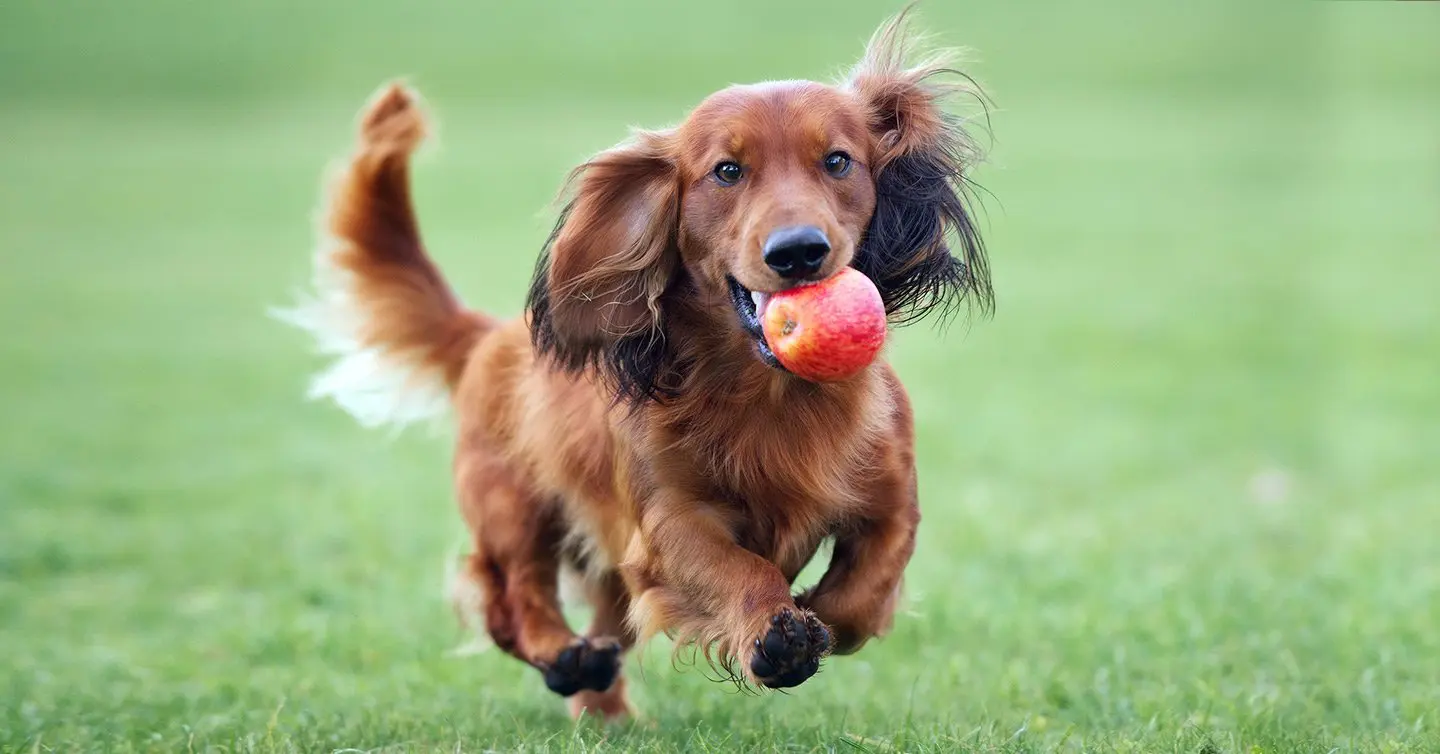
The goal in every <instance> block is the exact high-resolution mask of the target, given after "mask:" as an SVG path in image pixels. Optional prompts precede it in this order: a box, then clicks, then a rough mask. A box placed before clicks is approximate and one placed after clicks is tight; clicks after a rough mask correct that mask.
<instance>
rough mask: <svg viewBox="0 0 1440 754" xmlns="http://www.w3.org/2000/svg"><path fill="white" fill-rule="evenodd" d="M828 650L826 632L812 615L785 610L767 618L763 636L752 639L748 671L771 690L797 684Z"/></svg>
mask: <svg viewBox="0 0 1440 754" xmlns="http://www.w3.org/2000/svg"><path fill="white" fill-rule="evenodd" d="M829 651H830V631H829V630H828V629H826V628H825V624H823V623H821V622H820V621H819V620H818V619H816V617H815V616H814V615H810V614H809V613H806V614H804V615H800V616H797V615H795V613H793V612H791V611H789V610H785V611H782V612H781V613H780V614H779V615H776V616H775V617H773V618H771V619H770V628H769V630H767V631H766V632H765V636H763V637H762V638H759V639H756V640H755V654H754V656H753V657H751V658H750V673H751V674H752V675H754V676H755V679H756V680H758V681H759V682H760V683H761V684H763V685H765V686H768V687H770V688H772V689H788V688H790V687H792V686H799V685H800V684H801V683H804V682H805V680H806V679H808V678H809V677H810V676H812V675H815V671H817V670H819V669H820V658H822V657H824V656H825V654H826V653H827V652H829Z"/></svg>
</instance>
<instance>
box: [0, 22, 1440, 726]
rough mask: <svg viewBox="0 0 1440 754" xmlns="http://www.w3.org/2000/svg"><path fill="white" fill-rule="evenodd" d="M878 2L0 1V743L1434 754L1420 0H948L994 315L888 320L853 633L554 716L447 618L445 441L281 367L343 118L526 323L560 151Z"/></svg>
mask: <svg viewBox="0 0 1440 754" xmlns="http://www.w3.org/2000/svg"><path fill="white" fill-rule="evenodd" d="M898 9H899V6H898V5H897V4H895V3H889V2H859V1H858V0H857V1H852V2H819V1H816V0H807V1H805V2H794V3H784V4H781V3H766V2H761V1H760V0H715V1H714V2H706V3H683V4H682V3H662V2H640V1H638V0H624V1H622V2H606V3H600V2H592V3H584V2H571V3H563V4H561V3H552V2H534V3H524V4H522V3H496V2H478V3H463V4H462V3H450V2H439V1H438V0H435V1H433V2H430V1H427V2H411V3H398V2H396V3H388V4H386V3H379V2H308V3H293V2H276V1H275V0H256V1H254V2H248V3H242V2H226V3H221V2H180V1H178V0H174V1H165V2H162V1H159V0H137V1H136V2H128V3H119V2H99V1H98V0H97V1H96V2H74V1H72V0H64V1H52V2H42V1H40V0H9V1H8V2H5V3H3V4H0V255H3V256H0V323H3V327H0V427H3V429H0V750H6V751H12V750H25V751H48V750H52V749H53V750H58V751H72V750H96V751H100V750H103V751H127V750H156V751H178V750H185V749H187V748H189V749H194V750H197V751H198V750H202V749H206V748H212V749H215V750H227V751H251V750H263V751H270V750H304V751H328V750H337V749H345V748H354V749H361V750H371V749H380V748H383V747H389V748H387V749H386V750H406V751H409V750H445V751H454V750H464V751H483V750H496V751H519V750H526V751H548V750H576V751H611V750H649V751H672V750H676V749H692V750H709V751H741V750H754V751H770V750H781V749H783V750H787V751H855V750H861V751H889V750H905V751H917V750H930V751H956V750H969V749H981V750H996V749H998V750H1016V751H1020V750H1048V749H1052V748H1059V749H1064V750H1081V749H1084V750H1102V751H1112V750H1114V751H1128V750H1135V751H1156V750H1165V751H1172V750H1173V751H1206V752H1219V751H1245V752H1251V751H1265V752H1270V751H1283V750H1297V751H1326V750H1329V749H1331V748H1332V747H1339V748H1340V749H1342V750H1349V749H1352V748H1353V749H1376V750H1415V751H1435V750H1437V748H1440V734H1437V733H1436V730H1437V727H1440V714H1437V712H1436V710H1437V709H1440V631H1437V626H1440V540H1437V533H1440V473H1437V472H1440V389H1437V388H1440V330H1437V323H1440V296H1437V295H1436V292H1435V291H1436V286H1437V279H1440V254H1437V252H1440V242H1437V241H1440V220H1437V215H1440V54H1437V51H1440V46H1437V40H1440V4H1436V3H1399V2H1277V3H1244V2H1237V3H1229V4H1221V3H1184V4H1180V3H1173V4H1172V3H1151V4H1139V3H1135V4H1123V3H1112V2H1106V3H1081V2H1060V3H1000V2H993V3H979V2H973V3H972V2H956V1H953V0H932V2H930V3H928V4H927V5H925V6H922V8H921V10H920V14H921V16H920V17H921V23H922V24H923V25H924V26H925V27H926V28H928V29H929V30H930V31H932V32H934V33H935V34H936V36H937V38H938V40H939V41H941V42H943V43H946V44H950V45H963V46H967V47H970V48H972V49H973V51H974V52H973V54H972V55H971V59H972V61H973V62H972V63H971V65H970V66H969V68H968V71H969V72H970V73H972V74H974V75H975V76H976V77H977V78H978V79H979V80H980V81H981V82H982V83H983V84H984V85H985V86H986V88H987V90H988V91H989V93H990V94H991V96H992V97H993V99H994V100H995V102H996V107H995V108H994V109H993V111H992V112H991V117H990V123H991V129H990V134H989V135H985V136H983V137H982V140H983V141H984V142H985V143H987V144H989V145H990V146H991V160H990V162H989V163H988V164H987V165H985V166H984V167H982V168H981V169H980V170H979V171H978V172H977V173H976V175H975V178H976V179H977V180H978V181H979V182H980V183H981V184H982V185H983V186H985V187H986V188H987V189H988V190H989V191H990V192H991V193H992V194H993V196H992V197H990V198H987V200H986V212H985V214H984V218H985V221H984V225H983V226H982V227H983V228H984V229H985V230H986V232H987V238H988V240H989V242H990V245H991V249H992V254H993V266H994V270H995V286H996V289H997V292H998V298H999V309H998V313H997V315H996V317H995V318H994V319H993V320H990V321H977V322H974V323H972V324H970V325H969V326H965V325H963V324H962V325H960V326H955V327H952V328H950V329H949V330H948V331H945V332H941V331H938V330H936V329H935V328H931V327H927V326H924V325H920V326H917V327H914V328H911V329H909V330H906V331H903V333H902V334H901V335H899V336H898V337H897V338H896V340H895V343H896V345H895V347H894V349H893V360H894V361H895V362H896V363H897V365H898V367H899V369H900V371H901V373H902V375H903V376H904V378H905V379H906V381H907V384H908V385H909V387H910V389H911V392H912V394H913V396H914V399H915V403H916V407H917V412H918V417H919V432H920V449H919V450H920V466H921V485H922V505H923V508H924V511H925V523H924V525H923V527H922V536H921V542H920V548H919V552H918V554H917V557H916V560H915V561H914V563H913V566H912V568H911V570H910V577H909V585H910V599H909V606H908V610H907V613H906V614H905V615H904V616H902V617H901V618H900V619H899V621H898V623H897V628H896V631H895V633H894V634H893V635H892V636H891V637H890V638H888V639H887V640H885V641H883V642H881V643H878V644H873V645H871V646H870V647H867V648H866V649H865V650H864V651H863V652H862V653H860V654H859V655H857V656H854V657H848V658H838V659H835V660H832V661H830V662H829V663H827V665H826V668H825V670H824V672H823V673H822V674H821V675H820V676H818V677H817V678H815V679H814V680H812V681H811V682H809V683H807V684H805V685H804V686H803V687H801V688H799V689H797V690H795V691H794V692H793V693H791V694H789V695H784V696H781V695H767V696H764V697H751V696H746V695H741V694H737V693H735V692H734V690H733V689H731V688H729V687H727V686H725V685H723V684H717V683H713V682H711V681H709V680H707V679H706V677H705V675H706V674H705V673H704V672H702V671H701V670H700V669H696V668H691V669H687V670H684V671H683V672H676V671H674V670H672V669H671V667H670V663H669V661H668V656H667V654H666V652H667V648H666V647H663V646H662V647H655V648H653V649H652V650H651V651H650V652H648V653H646V654H645V655H644V657H643V658H640V660H643V661H637V662H636V663H634V664H633V665H632V672H634V673H635V674H636V679H637V681H638V682H636V683H635V684H634V694H635V697H636V699H637V701H638V703H639V705H640V706H641V708H642V709H643V710H644V712H645V713H646V715H647V716H648V718H649V720H650V722H649V724H645V725H640V726H637V727H633V728H622V729H617V730H612V731H604V730H600V729H597V728H593V727H586V728H580V729H576V728H574V727H573V726H571V725H570V724H569V723H568V721H567V720H566V718H565V717H564V715H563V711H562V709H561V705H560V704H559V703H558V701H557V700H556V699H554V698H553V697H552V696H550V695H549V693H548V692H546V691H545V690H544V689H543V686H542V684H541V683H540V681H539V678H538V677H536V676H535V674H534V673H533V672H531V671H528V670H526V669H524V668H522V667H521V666H519V665H518V664H517V663H515V662H513V661H512V660H509V659H508V658H505V657H503V656H501V655H500V654H499V653H498V652H494V651H491V652H488V653H480V654H476V655H469V656H462V657H456V656H452V655H451V654H450V653H449V651H450V650H451V649H453V648H454V647H457V646H459V645H461V644H463V643H464V640H465V637H464V636H463V635H462V632H461V631H460V629H459V628H458V627H457V626H456V625H455V623H454V621H453V620H452V618H451V615H450V613H449V611H448V607H447V606H446V604H445V602H444V601H443V600H442V596H441V592H442V590H441V586H442V575H443V573H444V569H445V566H446V563H447V561H448V557H449V556H450V555H452V554H454V553H455V552H457V550H458V548H459V547H460V546H461V545H462V543H463V535H462V530H461V527H460V525H459V523H458V520H457V516H456V515H455V513H454V508H453V505H452V503H451V494H450V489H449V474H448V457H449V447H448V443H447V440H446V430H444V429H443V428H442V429H441V430H440V431H438V432H432V433H429V434H427V433H426V432H424V431H412V432H409V433H406V434H404V435H402V436H400V437H398V438H395V437H391V436H389V435H386V434H385V433H381V432H365V431H362V430H361V429H359V428H357V427H356V426H355V425H354V424H353V422H351V421H350V420H349V419H348V417H346V416H344V415H343V414H342V413H341V412H340V411H338V410H337V409H335V408H333V407H331V406H328V405H321V404H311V403H306V402H304V401H303V399H302V393H303V390H304V386H305V380H306V377H307V375H308V373H310V372H312V371H314V370H315V369H316V368H317V367H318V366H319V361H318V359H316V358H315V357H314V356H313V354H312V353H311V352H310V344H309V343H308V342H306V341H305V340H304V338H303V337H302V336H301V335H300V334H299V333H296V332H293V331H289V330H287V329H285V328H283V327H282V326H280V325H278V324H276V323H275V322H273V321H272V320H270V319H268V318H267V317H266V309H267V307H270V306H272V305H277V304H284V303H287V302H288V301H289V300H290V299H291V296H292V294H293V293H294V292H295V291H296V290H297V289H299V288H300V287H301V286H302V285H304V284H305V283H306V282H307V279H308V261H309V260H308V257H309V254H310V249H311V245H312V241H313V226H312V213H313V211H314V209H315V204H316V201H317V198H318V194H319V187H320V176H321V173H322V170H323V168H324V167H325V166H326V165H327V163H328V162H329V161H330V160H332V159H334V158H337V157H339V156H341V155H343V154H344V153H346V151H347V150H348V149H349V146H350V139H351V134H352V128H353V119H354V114H355V112H356V110H357V109H358V108H359V107H360V105H361V104H362V103H363V102H364V100H365V98H366V97H367V96H368V95H369V94H370V93H371V91H373V90H374V89H375V88H376V87H377V86H379V85H380V84H381V83H382V82H383V81H385V80H387V79H389V78H392V77H395V76H406V77H408V78H409V80H410V81H411V82H412V83H413V84H415V85H416V86H417V87H418V88H419V89H420V90H421V92H422V93H423V94H424V95H425V96H426V97H427V99H428V101H429V103H430V106H431V109H432V111H433V112H434V114H435V116H436V117H437V118H438V120H439V134H440V138H439V144H438V147H435V148H432V149H430V150H429V151H428V152H427V153H426V155H425V158H424V159H423V160H422V163H421V165H420V167H419V168H418V170H417V175H416V181H417V188H416V194H417V202H418V205H419V211H420V214H421V217H422V223H423V225H424V228H425V231H426V234H427V237H428V241H429V243H430V246H431V248H432V250H433V252H434V254H435V256H436V257H438V259H439V260H440V262H441V264H442V265H443V266H444V268H445V269H446V271H447V273H448V274H449V275H450V277H451V278H452V280H453V281H454V283H455V285H456V287H457V288H458V289H459V291H460V292H461V294H462V295H463V297H464V298H465V299H466V300H467V302H468V303H470V304H472V305H475V306H478V307H483V308H485V309H487V310H489V311H493V312H498V313H509V314H514V313H518V311H519V309H520V306H521V302H522V297H523V291H524V289H525V283H526V282H527V279H528V275H529V272H530V269H531V265H532V264H533V261H534V258H535V256H536V254H537V252H538V249H539V246H540V244H541V242H542V240H543V238H544V236H545V233H546V231H547V230H548V228H549V225H550V223H551V221H552V214H551V209H550V206H549V202H550V200H551V199H552V197H553V196H554V193H555V191H556V189H557V188H558V186H559V183H560V181H561V179H562V177H563V175H564V173H565V172H566V171H567V170H568V169H569V168H570V167H571V166H573V165H574V164H575V163H577V162H578V161H579V160H581V159H583V158H584V157H585V156H586V155H588V154H590V153H592V152H594V151H597V150H599V149H602V148H604V147H606V146H608V145H610V144H612V143H614V142H615V141H618V140H619V139H621V138H622V137H623V136H624V135H625V132H626V128H627V127H628V126H632V125H643V126H657V125H665V124H669V123H673V122H676V121H678V120H679V119H680V118H682V117H683V115H684V114H685V112H686V111H687V109H688V108H689V107H691V106H693V105H694V104H695V103H697V102H698V101H699V100H700V99H701V98H703V97H704V96H705V95H706V94H708V93H709V92H711V91H712V90H714V89H717V88H719V87H722V86H724V85H726V84H729V83H732V82H746V81H753V80H760V79H773V78H790V77H805V78H817V79H823V80H830V79H832V78H833V77H834V76H835V75H836V74H838V73H839V72H841V71H843V70H845V69H846V68H847V67H848V66H849V64H850V63H851V62H852V61H853V60H855V59H856V58H857V57H858V56H859V54H860V51H861V48H862V45H863V42H864V40H865V38H866V37H867V36H868V35H869V33H870V32H871V31H872V30H873V29H874V28H875V26H877V25H878V24H879V23H880V22H881V21H882V20H883V19H884V18H885V17H886V16H888V15H890V14H891V13H893V12H894V11H896V10H898Z"/></svg>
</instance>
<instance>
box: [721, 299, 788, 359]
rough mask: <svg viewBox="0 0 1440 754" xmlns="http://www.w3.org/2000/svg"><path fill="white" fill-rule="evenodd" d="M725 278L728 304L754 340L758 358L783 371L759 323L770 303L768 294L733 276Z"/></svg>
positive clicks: (742, 327) (742, 326) (741, 325)
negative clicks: (728, 292)
mask: <svg viewBox="0 0 1440 754" xmlns="http://www.w3.org/2000/svg"><path fill="white" fill-rule="evenodd" d="M726 279H727V280H728V281H729V283H730V304H731V305H732V306H734V307H735V314H736V315H737V316H739V317H740V327H741V329H743V330H744V331H745V334H747V335H749V336H750V340H752V341H754V343H755V350H756V351H758V352H759V354H760V360H761V361H763V362H765V365H766V366H769V367H773V368H775V369H779V370H781V371H782V372H783V371H785V367H783V366H780V360H779V359H777V358H775V352H774V351H772V350H770V344H769V343H766V342H765V329H764V327H763V326H762V325H761V324H760V320H761V318H762V317H764V316H765V307H766V306H767V305H768V304H769V303H770V294H768V293H762V292H760V291H752V290H750V289H749V288H746V287H745V286H743V285H741V284H740V281H739V280H736V279H735V278H733V277H732V278H726Z"/></svg>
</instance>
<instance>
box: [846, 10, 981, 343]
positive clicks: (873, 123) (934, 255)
mask: <svg viewBox="0 0 1440 754" xmlns="http://www.w3.org/2000/svg"><path fill="white" fill-rule="evenodd" d="M905 17H906V13H901V14H900V15H899V16H897V17H896V18H895V19H893V20H891V21H890V22H889V23H887V24H886V25H885V26H883V27H881V29H880V30H879V31H878V32H876V33H875V36H874V37H873V38H872V39H871V40H870V44H869V45H868V47H867V48H866V51H865V58H864V59H863V60H861V61H860V64H859V65H858V66H856V68H855V70H854V72H853V73H852V74H851V77H850V82H849V88H850V90H851V91H852V92H854V93H855V95H856V96H858V97H859V98H860V99H861V101H862V102H863V103H864V104H865V106H866V107H867V108H868V109H869V111H870V127H871V128H872V129H873V130H874V131H875V133H876V134H878V135H879V139H880V142H879V143H880V150H879V154H878V155H877V157H876V159H875V160H874V162H875V165H874V168H873V170H874V171H875V215H874V217H873V218H871V220H870V226H869V227H868V228H867V229H866V232H865V236H864V237H863V238H862V239H861V241H860V247H859V249H858V251H857V253H856V255H855V263H854V264H855V267H856V268H857V269H859V270H860V271H861V272H863V273H865V274H866V275H868V276H869V277H870V279H871V280H873V281H875V285H876V287H878V288H879V289H880V294H881V296H882V297H883V298H884V300H885V309H886V311H887V312H888V313H890V315H891V316H892V321H895V322H897V323H900V324H903V323H907V322H911V321H914V320H917V319H920V318H921V317H924V316H925V315H926V314H928V313H930V312H931V311H932V310H936V309H938V310H939V311H940V312H941V313H942V315H948V314H949V313H951V312H953V311H954V309H955V308H956V307H957V306H958V305H959V304H961V303H962V302H968V303H969V304H970V305H971V307H972V308H973V309H978V310H979V311H980V312H981V313H989V312H990V311H991V310H992V309H993V307H994V296H993V292H992V290H991V287H990V270H989V265H988V264H987V262H986V259H985V244H984V241H983V240H982V239H981V238H980V233H979V231H978V230H977V229H976V227H975V224H974V221H973V219H972V217H971V213H970V210H969V208H968V206H967V205H968V203H970V202H971V201H972V200H973V198H974V197H973V193H972V191H971V184H970V182H969V179H968V177H967V176H966V174H965V172H966V171H967V170H968V169H969V168H970V166H971V165H973V164H974V163H975V162H977V161H978V160H979V158H980V153H979V150H978V149H977V147H976V146H975V144H974V143H973V142H972V141H971V140H970V137H969V135H967V134H966V133H965V130H964V128H963V124H962V122H961V121H960V120H959V119H958V118H956V117H955V116H953V115H950V114H949V113H946V112H945V111H944V109H943V107H944V104H945V102H946V100H947V99H949V98H950V97H952V96H954V95H960V94H969V95H973V96H976V97H977V98H979V99H980V100H981V102H982V103H983V101H984V100H983V95H981V94H980V92H979V91H978V89H976V88H975V87H974V84H973V82H972V81H971V80H970V79H969V78H968V77H966V76H965V75H964V74H961V73H958V72H956V71H954V70H952V69H950V68H948V67H947V66H948V65H949V58H948V56H947V55H945V54H939V55H935V56H933V57H931V58H928V59H926V60H922V61H920V62H918V63H914V64H908V63H907V58H908V57H909V56H910V54H911V51H912V48H913V47H914V46H915V45H914V40H913V38H912V37H910V36H909V35H908V33H907V29H906V18H905ZM947 79H948V80H947ZM950 238H953V239H954V240H955V241H956V242H957V243H958V244H959V248H958V256H957V255H956V254H952V253H951V249H950Z"/></svg>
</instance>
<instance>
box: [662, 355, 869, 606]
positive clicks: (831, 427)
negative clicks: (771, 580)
mask: <svg viewBox="0 0 1440 754" xmlns="http://www.w3.org/2000/svg"><path fill="white" fill-rule="evenodd" d="M874 372H875V373H874V374H867V375H865V376H863V377H861V378H859V379H857V380H856V381H855V382H854V383H852V384H846V385H843V386H839V385H835V386H816V385H811V384H808V383H802V382H800V381H798V380H794V379H784V380H776V381H774V382H773V383H771V384H770V385H767V387H766V389H764V390H754V391H743V392H741V391H736V392H729V393H724V392H716V393H709V394H704V393H702V394H700V395H699V396H697V397H693V398H689V399H685V400H681V401H678V402H676V403H674V404H670V405H668V406H666V407H665V408H663V409H659V410H657V411H656V413H655V414H654V418H656V419H658V421H656V422H655V423H654V424H652V425H651V427H652V432H651V433H649V436H648V437H647V438H646V439H645V441H644V442H643V444H644V445H648V446H650V447H651V448H652V449H653V451H654V452H653V453H651V454H650V456H649V457H650V458H651V459H653V462H654V463H657V464H663V465H664V466H665V467H666V468H663V469H658V470H657V471H659V472H660V473H659V474H658V476H660V477H668V478H671V479H674V478H677V477H678V478H681V479H684V480H685V482H686V486H687V487H690V488H692V489H695V490H696V491H697V494H701V495H703V496H704V497H706V498H708V499H707V502H709V503H711V504H713V505H715V506H717V507H718V509H719V510H720V511H721V512H722V514H723V515H724V516H725V517H726V518H728V519H729V520H730V522H731V525H732V527H733V530H734V532H735V536H736V539H737V541H738V542H739V543H740V544H741V545H742V546H744V547H745V548H746V549H748V550H750V551H752V552H755V553H756V554H758V555H760V556H762V557H764V558H766V559H767V560H770V561H772V562H774V563H775V564H776V565H777V566H778V567H779V568H780V569H781V570H782V571H783V572H785V573H786V575H787V576H788V577H792V578H793V576H794V575H795V574H796V573H798V571H799V570H800V568H801V567H803V566H804V564H805V563H806V562H807V561H809V559H810V558H811V556H812V555H813V554H814V553H815V551H816V549H817V548H818V546H819V544H820V542H821V541H822V540H823V539H824V538H825V537H826V536H829V535H831V534H833V533H835V530H836V529H837V528H838V527H840V526H842V525H843V524H844V523H845V521H846V520H847V519H848V518H849V517H850V516H851V515H852V514H853V512H854V511H855V510H856V509H857V508H859V507H861V506H862V505H864V504H865V503H866V502H868V501H866V500H865V494H866V492H867V490H868V489H869V485H868V484H866V482H867V480H868V479H870V478H871V477H872V476H873V475H874V473H875V472H876V467H877V464H878V463H880V459H881V457H882V456H883V449H882V448H881V447H880V443H881V442H882V441H883V438H885V437H887V436H888V430H889V429H890V423H891V420H892V417H893V412H894V406H893V401H892V400H891V398H890V396H889V394H888V391H887V390H886V383H885V380H884V378H883V376H882V374H881V373H880V370H879V369H876V370H874ZM707 396H708V397H707Z"/></svg>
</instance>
